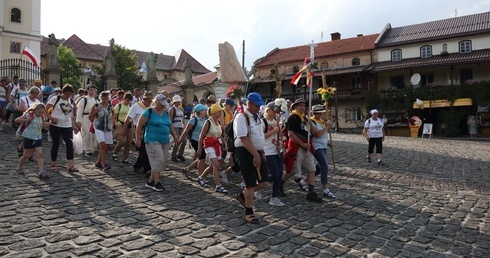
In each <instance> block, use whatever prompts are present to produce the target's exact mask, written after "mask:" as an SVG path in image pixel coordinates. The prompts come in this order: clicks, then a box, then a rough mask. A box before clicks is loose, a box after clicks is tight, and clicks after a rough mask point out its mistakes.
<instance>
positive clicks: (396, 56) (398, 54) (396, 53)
mask: <svg viewBox="0 0 490 258" xmlns="http://www.w3.org/2000/svg"><path fill="white" fill-rule="evenodd" d="M401 60H402V50H401V49H395V50H392V51H391V62H397V61H401Z"/></svg>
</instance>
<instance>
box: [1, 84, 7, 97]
mask: <svg viewBox="0 0 490 258" xmlns="http://www.w3.org/2000/svg"><path fill="white" fill-rule="evenodd" d="M0 101H7V90H6V89H5V88H4V87H2V86H0Z"/></svg>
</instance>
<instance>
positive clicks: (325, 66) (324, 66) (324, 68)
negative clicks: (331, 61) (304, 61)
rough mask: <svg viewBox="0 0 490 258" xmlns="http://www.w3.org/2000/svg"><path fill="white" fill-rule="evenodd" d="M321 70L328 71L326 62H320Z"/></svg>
mask: <svg viewBox="0 0 490 258" xmlns="http://www.w3.org/2000/svg"><path fill="white" fill-rule="evenodd" d="M321 68H322V70H326V69H328V62H322V67H321Z"/></svg>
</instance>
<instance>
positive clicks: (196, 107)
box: [194, 104, 208, 112]
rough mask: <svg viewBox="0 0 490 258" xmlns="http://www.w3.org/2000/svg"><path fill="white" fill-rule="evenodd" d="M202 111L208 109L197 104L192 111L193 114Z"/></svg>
mask: <svg viewBox="0 0 490 258" xmlns="http://www.w3.org/2000/svg"><path fill="white" fill-rule="evenodd" d="M202 110H208V107H207V106H205V105H203V104H197V105H196V106H195V107H194V111H195V112H199V111H202Z"/></svg>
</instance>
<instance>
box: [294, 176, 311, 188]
mask: <svg viewBox="0 0 490 258" xmlns="http://www.w3.org/2000/svg"><path fill="white" fill-rule="evenodd" d="M297 179H299V178H297ZM297 179H295V180H294V181H295V182H296V183H298V187H299V189H301V190H302V191H307V190H308V184H306V182H305V180H303V179H299V180H297Z"/></svg>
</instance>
